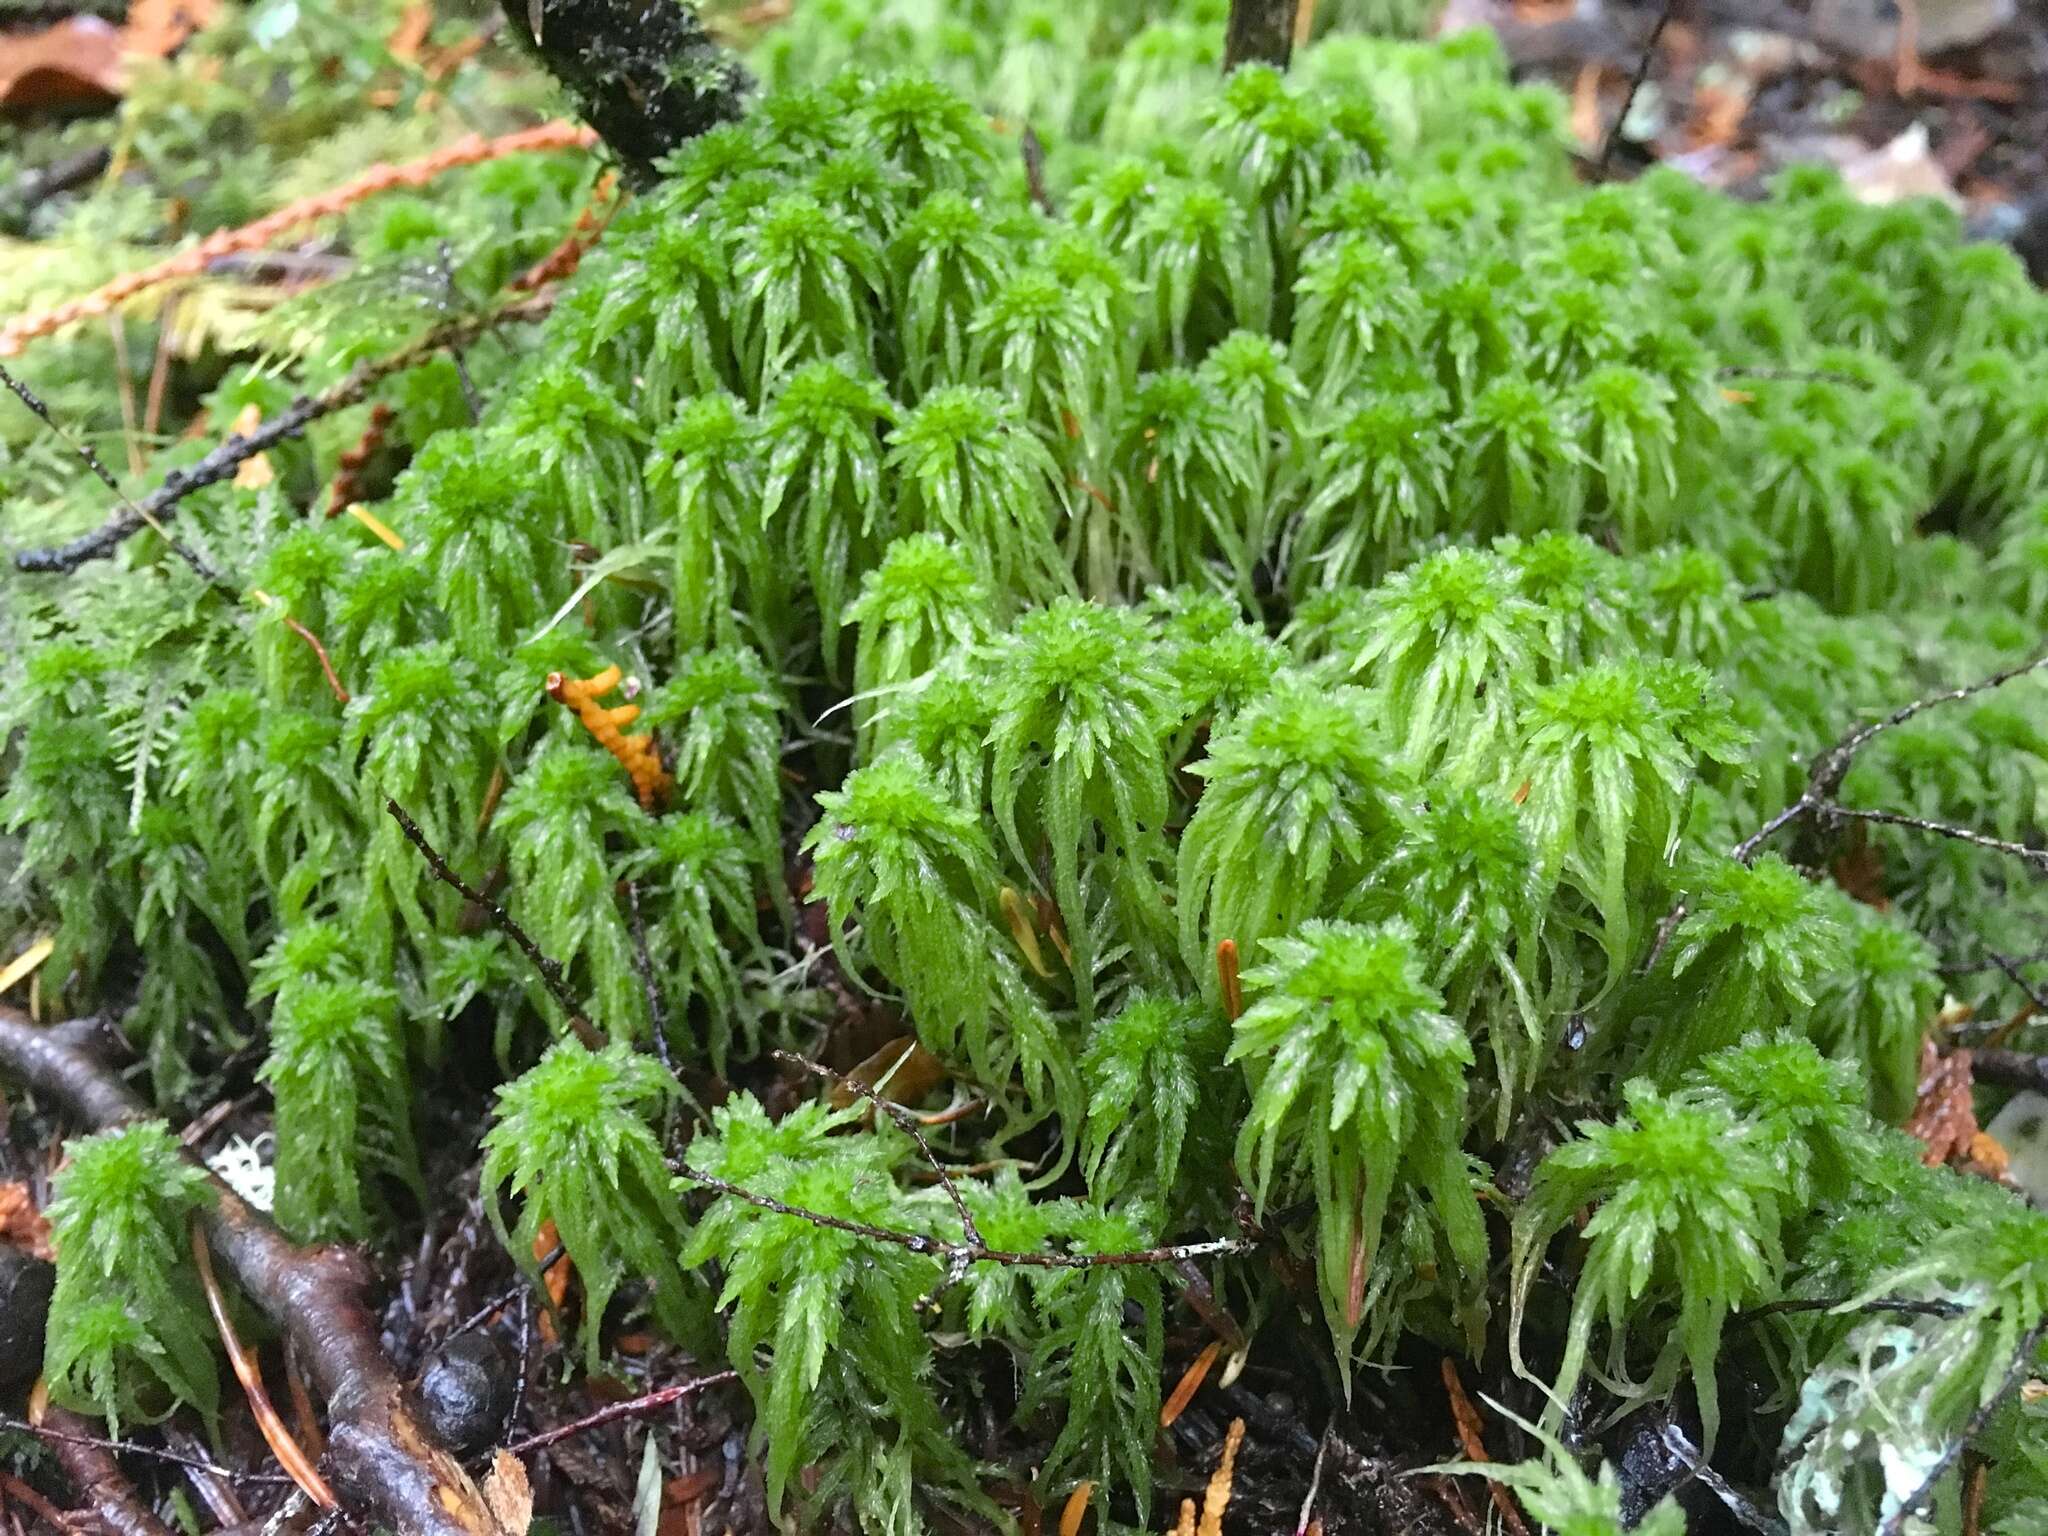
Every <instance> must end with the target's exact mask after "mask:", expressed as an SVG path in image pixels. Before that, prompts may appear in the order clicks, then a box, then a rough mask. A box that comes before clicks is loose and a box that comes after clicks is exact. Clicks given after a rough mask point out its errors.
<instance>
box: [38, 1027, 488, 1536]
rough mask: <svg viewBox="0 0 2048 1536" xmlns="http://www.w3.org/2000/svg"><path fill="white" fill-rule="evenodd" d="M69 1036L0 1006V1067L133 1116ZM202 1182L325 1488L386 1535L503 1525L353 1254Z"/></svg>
mask: <svg viewBox="0 0 2048 1536" xmlns="http://www.w3.org/2000/svg"><path fill="white" fill-rule="evenodd" d="M77 1038H78V1032H76V1031H70V1030H62V1029H40V1028H38V1027H37V1026H36V1025H34V1024H33V1023H31V1022H30V1021H29V1019H28V1016H27V1015H26V1014H23V1013H21V1012H19V1011H17V1010H15V1009H13V1008H8V1007H4V1006H0V1071H5V1072H7V1073H8V1074H10V1075H11V1076H13V1077H14V1078H15V1079H16V1080H17V1081H19V1082H21V1083H23V1084H25V1085H26V1086H27V1087H29V1088H31V1089H33V1090H35V1091H36V1092H38V1093H40V1094H44V1095H46V1096H47V1097H48V1098H49V1099H51V1100H52V1101H53V1102H55V1103H57V1104H60V1105H62V1106H64V1107H65V1108H67V1109H69V1110H70V1111H71V1113H72V1114H74V1115H76V1116H77V1117H78V1118H80V1119H82V1120H84V1121H86V1122H88V1123H89V1124H91V1125H92V1126H93V1127H94V1128H96V1129H100V1130H108V1129H113V1128H115V1127H118V1126H123V1125H128V1124H131V1123H133V1122H134V1121H137V1120H141V1119H143V1118H145V1117H146V1116H147V1115H148V1113H149V1111H148V1109H147V1107H146V1106H145V1105H144V1104H143V1103H142V1101H141V1100H140V1099H138V1098H137V1097H136V1096H135V1095H134V1094H133V1093H132V1092H130V1091H129V1090H128V1088H127V1087H126V1086H125V1085H124V1084H123V1083H122V1082H121V1081H120V1080H119V1079H118V1078H117V1077H116V1076H115V1075H114V1074H113V1073H112V1072H111V1071H110V1070H108V1069H107V1068H106V1067H105V1066H103V1065H102V1064H101V1063H100V1062H99V1061H97V1060H95V1059H93V1058H92V1057H90V1056H88V1055H86V1054H85V1052H84V1050H83V1049H82V1048H81V1047H80V1045H79V1044H77V1043H76V1041H77ZM187 1156H190V1153H189V1152H188V1153H187ZM195 1162H196V1159H195ZM213 1193H214V1198H213V1201H212V1204H211V1205H210V1206H209V1207H208V1209H207V1211H206V1216H205V1223H206V1232H207V1237H208V1239H209V1241H210V1243H211V1246H212V1251H213V1253H214V1254H215V1255H216V1256H217V1257H218V1258H219V1259H220V1261H221V1262H222V1263H223V1264H225V1265H226V1266H227V1268H228V1270H229V1271H230V1272H231V1273H232V1274H233V1275H234V1277H235V1280H236V1281H237V1283H238V1284H239V1285H240V1286H241V1289H242V1293H243V1294H244V1295H245V1296H247V1297H248V1299H249V1300H250V1301H251V1302H253V1303H254V1304H255V1306H256V1307H257V1309H258V1310H259V1311H261V1312H262V1313H263V1314H264V1315H265V1316H266V1317H268V1318H269V1319H270V1321H271V1322H272V1323H274V1324H275V1325H276V1326H277V1327H278V1328H279V1329H280V1330H281V1331H283V1332H284V1333H285V1334H287V1335H288V1336H289V1337H290V1338H291V1339H292V1340H293V1342H294V1343H296V1344H297V1345H298V1347H299V1350H300V1353H301V1357H302V1359H303V1360H304V1361H305V1363H306V1366H307V1369H308V1372H309V1374H310V1375H311V1377H312V1384H313V1386H314V1387H315V1389H316V1390H318V1391H319V1393H320V1394H321V1395H322V1396H323V1397H324V1398H325V1399H326V1400H327V1411H328V1415H329V1420H330V1426H329V1436H328V1454H327V1463H328V1467H329V1469H330V1470H331V1471H332V1473H333V1482H334V1486H335V1488H336V1490H337V1491H338V1492H339V1493H340V1494H341V1495H342V1497H343V1498H344V1499H346V1500H347V1501H348V1502H349V1503H351V1504H353V1505H355V1506H357V1507H359V1508H360V1509H362V1510H363V1511H364V1513H365V1514H366V1515H368V1516H370V1517H371V1523H380V1524H384V1525H388V1526H389V1527H390V1528H391V1529H392V1530H393V1531H395V1532H397V1533H398V1536H500V1533H502V1531H503V1527H502V1526H501V1525H500V1524H499V1522H498V1520H497V1517H496V1516H495V1515H493V1514H492V1513H491V1510H490V1507H489V1506H488V1505H487V1504H486V1503H485V1502H484V1498H483V1495H482V1493H481V1492H480V1491H479V1490H478V1488H477V1486H476V1484H475V1482H474V1481H472V1480H471V1478H470V1476H469V1474H468V1473H466V1472H464V1471H463V1470H462V1464H461V1463H460V1462H459V1461H457V1460H456V1458H455V1456H454V1454H453V1453H452V1452H451V1451H449V1450H448V1449H447V1448H446V1447H444V1446H443V1445H442V1444H441V1443H440V1441H439V1440H438V1439H437V1438H436V1437H435V1435H434V1433H433V1431H432V1430H431V1429H429V1428H428V1427H427V1425H426V1423H425V1422H424V1421H423V1420H421V1419H420V1418H419V1416H418V1415H417V1414H416V1413H415V1412H414V1410H413V1407H412V1405H411V1401H410V1399H409V1398H408V1396H407V1394H406V1392H405V1389H404V1387H403V1386H402V1384H401V1383H400V1382H399V1379H398V1373H397V1372H396V1371H394V1370H393V1369H392V1367H391V1362H390V1360H389V1359H387V1358H386V1357H385V1354H384V1351H383V1349H382V1347H381V1346H380V1345H379V1343H378V1331H379V1330H378V1322H377V1319H376V1317H375V1315H374V1314H373V1313H372V1312H371V1311H370V1310H369V1309H368V1308H367V1307H366V1306H365V1305H364V1303H363V1293H364V1289H365V1281H366V1279H367V1277H366V1275H365V1274H364V1272H363V1270H362V1266H361V1264H360V1261H358V1260H357V1259H356V1258H355V1257H354V1256H352V1255H351V1254H349V1253H348V1252H346V1251H344V1250H342V1249H338V1248H300V1247H297V1246H296V1245H294V1244H293V1243H292V1242H291V1241H290V1240H289V1239H287V1238H286V1237H285V1235H284V1234H283V1233H282V1232H280V1231H278V1230H277V1228H276V1227H274V1226H272V1225H271V1223H270V1220H269V1218H268V1217H266V1216H264V1215H263V1214H262V1213H261V1212H259V1211H257V1210H255V1209H253V1208H252V1207H250V1206H249V1205H247V1204H246V1203H244V1201H243V1200H242V1198H241V1197H240V1196H239V1195H237V1194H236V1193H235V1192H234V1191H233V1190H231V1189H229V1188H228V1187H227V1185H225V1184H223V1183H222V1182H221V1181H220V1180H219V1179H217V1178H216V1179H214V1180H213Z"/></svg>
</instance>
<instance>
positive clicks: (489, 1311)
mask: <svg viewBox="0 0 2048 1536" xmlns="http://www.w3.org/2000/svg"><path fill="white" fill-rule="evenodd" d="M568 1251H569V1250H568V1249H567V1248H566V1247H564V1246H563V1245H562V1244H560V1243H557V1244H555V1246H554V1247H553V1248H552V1249H551V1250H549V1252H548V1254H547V1256H546V1257H545V1258H543V1259H542V1260H541V1261H540V1267H539V1268H538V1269H536V1270H535V1271H534V1274H535V1276H536V1277H541V1276H545V1275H546V1274H547V1272H548V1271H549V1270H551V1269H553V1268H554V1267H555V1266H556V1265H557V1264H559V1263H561V1262H562V1255H564V1254H565V1253H567V1252H568ZM531 1283H532V1282H531V1281H528V1280H527V1279H525V1278H524V1277H522V1278H521V1279H520V1281H519V1283H518V1284H517V1285H515V1286H512V1287H510V1288H509V1289H508V1290H506V1291H505V1292H503V1293H502V1294H501V1295H498V1296H495V1297H493V1298H492V1299H491V1300H489V1301H487V1302H485V1303H484V1304H483V1305H482V1306H480V1307H478V1308H477V1309H476V1311H474V1312H472V1313H471V1314H470V1315H469V1316H468V1317H466V1318H464V1319H463V1320H462V1321H461V1322H459V1323H457V1324H456V1325H455V1326H454V1327H453V1328H450V1329H449V1330H448V1338H446V1339H443V1340H442V1341H441V1342H442V1343H443V1344H445V1343H447V1342H448V1339H452V1338H455V1337H457V1336H458V1335H460V1334H465V1333H468V1332H469V1331H470V1329H472V1328H480V1327H482V1326H483V1325H484V1324H485V1323H487V1322H489V1321H490V1320H491V1319H492V1318H494V1317H496V1316H497V1315H498V1314H499V1313H500V1312H502V1311H504V1310H505V1309H506V1308H507V1307H509V1306H511V1305H512V1303H513V1302H515V1301H517V1300H518V1299H519V1298H520V1297H521V1296H523V1295H525V1294H526V1290H527V1287H528V1286H529V1285H530V1284H531Z"/></svg>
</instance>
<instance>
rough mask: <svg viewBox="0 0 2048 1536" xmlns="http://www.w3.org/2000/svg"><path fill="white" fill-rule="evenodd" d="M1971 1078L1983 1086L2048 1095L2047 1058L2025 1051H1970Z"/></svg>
mask: <svg viewBox="0 0 2048 1536" xmlns="http://www.w3.org/2000/svg"><path fill="white" fill-rule="evenodd" d="M1970 1075H1971V1076H1972V1077H1973V1078H1976V1079H1978V1080H1980V1081H1982V1082H1990V1083H2002V1084H2004V1085H2005V1086H2006V1087H2008V1088H2031V1089H2033V1090H2034V1091H2035V1092H2036V1093H2048V1056H2035V1055H2031V1054H2029V1053H2028V1052H2026V1051H1987V1050H1972V1051H1971V1052H1970Z"/></svg>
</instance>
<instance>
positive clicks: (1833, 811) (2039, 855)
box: [1815, 804, 2048, 875]
mask: <svg viewBox="0 0 2048 1536" xmlns="http://www.w3.org/2000/svg"><path fill="white" fill-rule="evenodd" d="M1815 813H1816V816H1817V818H1818V819H1819V820H1820V821H1822V822H1830V821H1869V822H1875V823H1876V824H1877V825H1879V826H1884V827H1910V828H1911V829H1912V830H1914V831H1916V832H1932V833H1934V834H1935V835H1936V836H1937V837H1949V838H1954V839H1955V840H1956V841H1957V842H1959V843H1968V844H1970V846H1972V847H1973V848H1983V849H1986V850H1988V851H1989V852H1992V853H2003V854H2007V855H2009V856H2010V857H2012V858H2015V859H2018V860H2019V861H2020V862H2021V863H2023V864H2031V865H2033V866H2034V868H2035V869H2037V870H2039V871H2040V872H2041V873H2042V874H2044V875H2048V848H2029V847H2028V846H2027V845H2026V844H2025V843H2014V842H2008V841H2007V840H2006V839H2005V838H2002V837H1992V836H1990V835H1989V834H1988V833H1984V832H1978V831H1975V830H1974V829H1972V828H1970V827H1959V826H1957V825H1956V824H1955V823H1954V822H1950V821H1934V820H1932V819H1930V818H1929V817H1926V816H1908V815H1905V814H1903V813H1901V812H1899V811H1866V810H1862V809H1859V808H1858V807H1856V806H1849V805H1834V804H1827V805H1822V806H1818V807H1816V808H1815Z"/></svg>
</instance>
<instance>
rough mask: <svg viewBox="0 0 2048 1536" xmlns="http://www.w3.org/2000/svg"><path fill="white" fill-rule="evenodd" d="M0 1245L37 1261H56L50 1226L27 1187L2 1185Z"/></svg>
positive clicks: (0, 1195)
mask: <svg viewBox="0 0 2048 1536" xmlns="http://www.w3.org/2000/svg"><path fill="white" fill-rule="evenodd" d="M0 1243H5V1244H7V1246H9V1247H10V1248H19V1249H21V1250H22V1252H24V1253H27V1254H29V1255H31V1256H32V1257H35V1258H38V1259H55V1258H56V1257H57V1250H56V1249H55V1248H53V1247H51V1246H50V1224H49V1223H48V1222H47V1221H45V1220H43V1213H42V1212H41V1211H40V1210H38V1209H37V1208H36V1202H35V1198H34V1197H33V1196H32V1195H30V1194H29V1192H28V1186H27V1185H26V1184H0Z"/></svg>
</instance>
